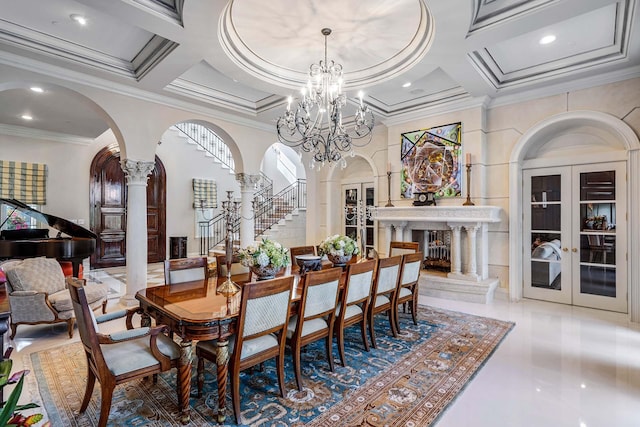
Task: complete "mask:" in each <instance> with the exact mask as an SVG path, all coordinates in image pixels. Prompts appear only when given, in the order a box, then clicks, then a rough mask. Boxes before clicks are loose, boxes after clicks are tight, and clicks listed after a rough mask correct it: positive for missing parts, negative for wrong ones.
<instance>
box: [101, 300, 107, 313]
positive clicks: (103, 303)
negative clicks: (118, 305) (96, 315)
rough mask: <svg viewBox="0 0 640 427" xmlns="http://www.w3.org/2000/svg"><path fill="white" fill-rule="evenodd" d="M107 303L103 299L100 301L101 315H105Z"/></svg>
mask: <svg viewBox="0 0 640 427" xmlns="http://www.w3.org/2000/svg"><path fill="white" fill-rule="evenodd" d="M107 301H108V299H107V298H105V299H104V301H102V314H107Z"/></svg>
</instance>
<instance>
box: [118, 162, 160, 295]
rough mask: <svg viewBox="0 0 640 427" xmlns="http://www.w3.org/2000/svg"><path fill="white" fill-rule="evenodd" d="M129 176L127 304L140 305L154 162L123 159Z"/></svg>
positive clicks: (145, 278)
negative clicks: (149, 195)
mask: <svg viewBox="0 0 640 427" xmlns="http://www.w3.org/2000/svg"><path fill="white" fill-rule="evenodd" d="M120 165H121V167H122V170H123V171H124V174H125V176H126V178H127V239H126V245H127V268H126V272H127V291H126V293H125V295H124V296H123V297H122V299H121V301H120V302H121V303H122V304H123V305H125V306H133V305H137V304H138V303H137V301H136V299H135V296H136V292H138V291H139V290H141V289H144V288H146V287H147V252H148V249H147V179H148V177H149V174H150V173H151V171H153V168H154V166H155V163H154V162H146V161H137V160H131V159H123V160H121V162H120Z"/></svg>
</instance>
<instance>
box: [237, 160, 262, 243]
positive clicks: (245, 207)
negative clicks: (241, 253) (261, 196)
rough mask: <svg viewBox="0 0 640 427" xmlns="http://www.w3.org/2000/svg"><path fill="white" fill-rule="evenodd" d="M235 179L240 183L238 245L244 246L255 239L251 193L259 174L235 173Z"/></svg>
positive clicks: (253, 190)
mask: <svg viewBox="0 0 640 427" xmlns="http://www.w3.org/2000/svg"><path fill="white" fill-rule="evenodd" d="M236 181H238V182H239V183H240V197H241V201H242V203H241V204H240V247H242V248H246V247H247V246H249V245H250V244H252V243H253V242H254V241H255V239H256V236H255V218H254V214H253V195H254V194H255V190H256V184H257V183H258V182H259V181H260V175H251V174H248V173H237V174H236Z"/></svg>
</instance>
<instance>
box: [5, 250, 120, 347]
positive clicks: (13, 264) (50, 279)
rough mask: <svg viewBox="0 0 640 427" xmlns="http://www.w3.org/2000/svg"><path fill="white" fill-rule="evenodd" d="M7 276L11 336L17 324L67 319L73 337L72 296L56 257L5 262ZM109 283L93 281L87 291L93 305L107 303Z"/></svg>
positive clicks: (33, 323)
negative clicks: (95, 282) (94, 282)
mask: <svg viewBox="0 0 640 427" xmlns="http://www.w3.org/2000/svg"><path fill="white" fill-rule="evenodd" d="M2 269H3V270H4V271H5V273H6V276H7V292H8V294H9V305H10V307H11V338H12V339H13V338H14V337H15V335H16V332H17V329H18V325H38V324H45V323H46V324H51V323H60V322H65V323H67V330H68V333H69V338H72V337H73V327H74V325H75V316H74V311H73V306H72V303H71V297H70V295H69V291H68V290H67V286H66V283H65V276H64V273H63V271H62V267H61V266H60V263H58V261H56V260H55V259H54V258H45V257H36V258H27V259H24V260H12V261H7V262H4V263H2ZM108 291H109V289H108V287H107V285H106V284H91V286H89V287H88V288H87V289H85V295H86V298H87V301H88V303H89V306H90V307H91V308H92V309H96V308H98V307H102V312H103V313H104V312H105V310H106V306H107V293H108Z"/></svg>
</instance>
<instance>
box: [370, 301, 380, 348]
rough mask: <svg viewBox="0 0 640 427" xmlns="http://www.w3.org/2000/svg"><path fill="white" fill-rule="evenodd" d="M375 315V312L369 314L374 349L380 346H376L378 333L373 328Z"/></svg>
mask: <svg viewBox="0 0 640 427" xmlns="http://www.w3.org/2000/svg"><path fill="white" fill-rule="evenodd" d="M374 316H375V315H374V313H373V310H371V312H370V314H369V336H370V337H371V346H372V347H373V348H378V346H377V345H376V331H375V329H374V328H373V320H374Z"/></svg>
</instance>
